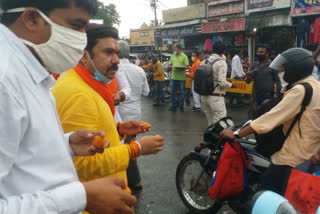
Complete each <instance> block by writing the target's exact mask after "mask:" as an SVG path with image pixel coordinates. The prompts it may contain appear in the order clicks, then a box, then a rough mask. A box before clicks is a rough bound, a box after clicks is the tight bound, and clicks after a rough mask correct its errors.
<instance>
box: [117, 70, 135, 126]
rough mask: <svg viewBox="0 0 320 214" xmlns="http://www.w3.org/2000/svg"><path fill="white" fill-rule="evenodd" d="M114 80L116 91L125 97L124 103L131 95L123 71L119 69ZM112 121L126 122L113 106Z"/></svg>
mask: <svg viewBox="0 0 320 214" xmlns="http://www.w3.org/2000/svg"><path fill="white" fill-rule="evenodd" d="M116 79H117V85H118V91H121V92H123V93H124V94H125V95H126V98H125V100H124V101H126V100H128V98H129V97H130V95H131V87H130V84H129V82H128V79H127V77H126V75H125V73H124V71H123V70H121V69H120V67H119V70H118V71H117V73H116ZM114 121H116V122H122V121H126V120H124V119H123V118H121V115H120V113H119V106H115V114H114Z"/></svg>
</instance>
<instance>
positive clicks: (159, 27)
mask: <svg viewBox="0 0 320 214" xmlns="http://www.w3.org/2000/svg"><path fill="white" fill-rule="evenodd" d="M200 23H201V20H200V19H196V20H192V21H187V22H178V23H172V24H165V25H163V26H158V27H155V30H157V31H158V30H161V29H168V28H176V27H184V26H188V25H196V24H200Z"/></svg>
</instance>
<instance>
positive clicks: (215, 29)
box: [202, 19, 246, 33]
mask: <svg viewBox="0 0 320 214" xmlns="http://www.w3.org/2000/svg"><path fill="white" fill-rule="evenodd" d="M245 28H246V21H245V19H237V20H232V21H229V22H211V23H206V24H202V33H219V32H233V31H244V30H245Z"/></svg>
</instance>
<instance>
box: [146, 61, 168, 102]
mask: <svg viewBox="0 0 320 214" xmlns="http://www.w3.org/2000/svg"><path fill="white" fill-rule="evenodd" d="M141 68H142V69H152V70H153V82H154V86H155V92H156V103H154V105H155V106H158V105H159V104H160V102H163V103H164V96H163V84H164V81H165V78H164V73H163V68H162V64H161V62H160V61H159V60H158V57H157V56H153V57H152V62H151V63H149V64H148V65H145V66H141Z"/></svg>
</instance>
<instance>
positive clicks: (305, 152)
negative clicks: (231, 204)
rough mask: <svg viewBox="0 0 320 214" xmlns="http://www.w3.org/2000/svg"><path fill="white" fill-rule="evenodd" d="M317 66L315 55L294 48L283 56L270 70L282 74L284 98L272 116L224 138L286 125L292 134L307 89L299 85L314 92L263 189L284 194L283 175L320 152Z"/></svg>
mask: <svg viewBox="0 0 320 214" xmlns="http://www.w3.org/2000/svg"><path fill="white" fill-rule="evenodd" d="M313 66H314V60H313V57H312V54H311V53H310V52H309V51H307V50H305V49H302V48H292V49H289V50H287V51H285V52H283V53H281V54H280V55H278V56H277V58H276V59H275V60H274V61H273V62H272V64H271V65H270V67H271V68H272V69H274V70H276V71H278V72H279V78H280V79H282V80H283V81H282V82H283V83H284V84H283V85H282V88H283V89H284V90H283V92H284V96H283V98H282V100H281V101H280V102H279V103H278V104H277V105H276V106H275V107H274V108H273V109H271V110H270V111H269V112H267V113H266V114H264V115H262V116H260V117H259V118H257V119H256V120H254V121H252V122H251V123H250V125H248V126H247V127H245V128H243V129H242V130H240V131H239V132H237V133H233V131H232V130H230V129H226V130H224V131H222V132H221V135H222V136H227V137H229V138H230V139H236V138H241V137H244V136H247V135H249V134H252V133H254V132H255V133H257V134H265V133H268V132H270V131H272V130H273V129H274V128H276V127H278V126H280V125H283V132H284V134H285V133H287V131H288V130H289V127H290V125H291V124H292V122H293V120H294V118H295V117H296V115H297V114H298V113H299V112H300V109H301V105H302V101H303V99H304V96H305V88H304V86H302V85H301V84H300V83H303V82H307V83H309V84H310V85H311V86H312V88H313V96H312V99H311V102H310V104H309V105H308V107H307V108H306V110H305V112H304V113H303V115H302V117H301V119H300V121H298V122H297V123H296V124H295V126H294V128H293V129H292V131H291V133H290V135H289V136H288V138H287V139H286V140H285V142H284V144H283V147H282V148H281V149H280V150H279V151H278V152H276V153H274V154H273V155H272V156H271V161H272V165H271V166H270V167H269V168H268V169H267V170H266V171H265V173H264V174H263V176H262V178H261V184H262V189H265V190H271V191H274V192H277V193H281V191H282V187H283V184H284V182H285V180H286V178H285V175H286V173H284V172H285V171H287V170H291V168H294V167H296V166H298V165H299V164H301V163H303V162H304V161H307V160H311V159H314V156H315V154H317V153H318V152H319V151H320V99H318V98H319V96H320V83H319V82H318V81H317V80H316V79H315V78H314V77H313V76H311V74H312V71H313Z"/></svg>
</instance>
